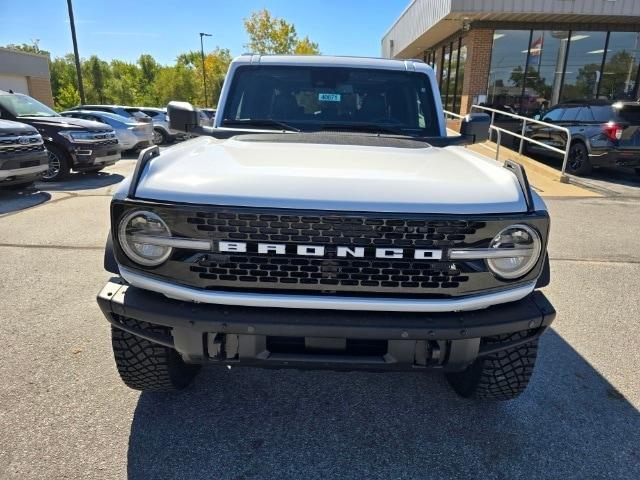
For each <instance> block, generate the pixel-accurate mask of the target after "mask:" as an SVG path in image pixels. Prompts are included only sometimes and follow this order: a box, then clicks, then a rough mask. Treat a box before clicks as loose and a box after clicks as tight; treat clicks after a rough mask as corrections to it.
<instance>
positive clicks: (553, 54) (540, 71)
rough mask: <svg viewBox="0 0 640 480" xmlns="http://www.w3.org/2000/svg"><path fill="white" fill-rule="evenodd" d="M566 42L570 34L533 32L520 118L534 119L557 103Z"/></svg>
mask: <svg viewBox="0 0 640 480" xmlns="http://www.w3.org/2000/svg"><path fill="white" fill-rule="evenodd" d="M568 38H569V32H565V31H550V30H534V31H533V34H532V35H531V45H530V46H529V64H528V67H527V75H526V78H525V80H524V83H525V88H524V95H523V98H522V106H521V113H522V114H523V115H526V116H534V115H536V114H537V113H541V112H544V111H546V110H548V109H549V107H550V106H552V105H555V104H556V103H558V101H559V99H560V85H561V82H562V67H563V65H564V55H565V51H566V47H567V39H568Z"/></svg>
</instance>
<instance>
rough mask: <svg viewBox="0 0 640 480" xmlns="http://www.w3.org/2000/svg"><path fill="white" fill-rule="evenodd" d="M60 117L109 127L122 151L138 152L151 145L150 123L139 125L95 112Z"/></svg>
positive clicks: (73, 112) (131, 120) (118, 116)
mask: <svg viewBox="0 0 640 480" xmlns="http://www.w3.org/2000/svg"><path fill="white" fill-rule="evenodd" d="M61 115H62V116H63V117H71V118H83V119H85V120H93V121H94V122H101V123H106V124H108V125H110V126H111V127H113V129H114V131H115V132H116V137H117V138H118V143H119V144H120V146H121V148H122V149H123V150H140V149H142V148H145V147H149V146H151V145H153V124H151V123H140V122H136V121H135V120H133V119H131V118H128V117H123V116H121V115H116V114H115V113H110V112H99V111H95V110H69V111H66V112H62V113H61Z"/></svg>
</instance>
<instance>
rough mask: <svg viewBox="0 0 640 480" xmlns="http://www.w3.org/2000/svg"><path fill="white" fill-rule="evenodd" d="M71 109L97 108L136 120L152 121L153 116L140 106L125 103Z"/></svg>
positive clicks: (82, 106)
mask: <svg viewBox="0 0 640 480" xmlns="http://www.w3.org/2000/svg"><path fill="white" fill-rule="evenodd" d="M69 110H97V111H99V112H111V113H115V114H116V115H120V116H122V117H128V118H131V119H132V120H135V121H136V122H142V123H151V118H150V117H149V116H148V115H146V114H145V113H144V112H142V111H141V110H140V109H139V108H138V107H127V106H124V105H78V106H76V107H73V108H70V109H69Z"/></svg>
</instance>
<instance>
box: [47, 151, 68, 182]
mask: <svg viewBox="0 0 640 480" xmlns="http://www.w3.org/2000/svg"><path fill="white" fill-rule="evenodd" d="M47 150H48V152H49V169H48V170H47V171H46V172H44V173H43V174H42V180H43V181H45V182H55V181H58V180H62V179H63V178H64V177H66V176H67V175H69V170H71V160H70V159H69V155H67V153H66V152H65V151H64V150H62V149H61V148H59V147H57V146H55V145H47Z"/></svg>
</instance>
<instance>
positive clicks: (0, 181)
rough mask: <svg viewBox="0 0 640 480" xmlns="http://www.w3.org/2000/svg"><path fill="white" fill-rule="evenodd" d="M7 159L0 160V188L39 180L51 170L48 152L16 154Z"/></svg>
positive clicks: (8, 156)
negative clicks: (44, 173) (43, 173)
mask: <svg viewBox="0 0 640 480" xmlns="http://www.w3.org/2000/svg"><path fill="white" fill-rule="evenodd" d="M3 157H4V156H3ZM6 157H7V158H0V186H2V185H10V184H13V183H23V182H28V181H31V180H37V179H38V178H40V175H41V174H42V172H46V171H47V169H48V168H49V158H48V156H47V151H46V150H42V151H38V152H26V153H16V154H11V155H6Z"/></svg>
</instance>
